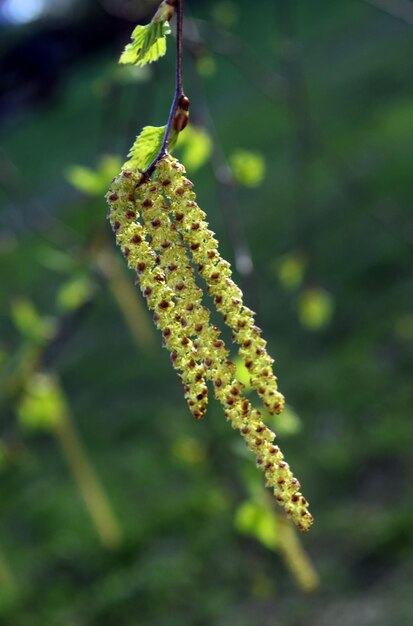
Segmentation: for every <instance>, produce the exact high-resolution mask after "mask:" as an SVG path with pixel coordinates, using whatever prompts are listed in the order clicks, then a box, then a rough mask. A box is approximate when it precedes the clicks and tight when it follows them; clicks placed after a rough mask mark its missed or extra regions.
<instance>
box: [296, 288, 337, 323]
mask: <svg viewBox="0 0 413 626" xmlns="http://www.w3.org/2000/svg"><path fill="white" fill-rule="evenodd" d="M333 311H334V302H333V299H332V297H331V295H330V294H329V293H328V292H327V291H325V289H320V288H318V287H317V288H316V287H312V288H310V289H306V290H305V291H303V292H302V293H301V294H300V298H299V302H298V314H299V318H300V321H301V323H302V325H303V326H305V327H306V328H308V329H309V330H320V329H321V328H324V327H325V326H328V324H329V323H330V321H331V318H332V316H333Z"/></svg>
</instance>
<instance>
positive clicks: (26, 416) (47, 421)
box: [17, 374, 65, 431]
mask: <svg viewBox="0 0 413 626" xmlns="http://www.w3.org/2000/svg"><path fill="white" fill-rule="evenodd" d="M64 412H65V401H64V398H63V396H62V393H61V391H60V388H59V386H58V384H57V383H56V381H55V380H54V378H53V377H52V376H49V375H47V374H35V375H34V376H32V378H31V379H30V381H29V382H28V384H27V387H26V390H25V393H24V395H23V397H22V399H21V401H20V403H19V405H18V407H17V413H18V416H19V419H20V422H21V423H22V425H23V426H24V427H25V428H28V429H32V430H46V431H48V430H53V428H54V427H55V426H56V425H57V424H58V423H59V422H60V420H61V419H62V417H63V415H64Z"/></svg>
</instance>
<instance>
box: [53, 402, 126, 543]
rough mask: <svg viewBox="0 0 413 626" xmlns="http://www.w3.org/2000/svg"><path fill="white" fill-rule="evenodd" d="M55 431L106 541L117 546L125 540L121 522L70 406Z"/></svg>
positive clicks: (90, 511) (98, 531) (99, 530)
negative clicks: (74, 420) (88, 452)
mask: <svg viewBox="0 0 413 626" xmlns="http://www.w3.org/2000/svg"><path fill="white" fill-rule="evenodd" d="M54 432H55V434H56V437H57V439H58V441H59V443H60V445H61V447H62V450H63V452H64V455H65V457H66V460H67V462H68V465H69V467H70V469H71V471H72V474H73V476H74V479H75V481H76V483H77V485H78V487H79V490H80V492H81V494H82V497H83V500H84V502H85V504H86V508H87V510H88V512H89V515H90V517H91V519H92V522H93V524H94V526H95V528H96V531H97V533H98V535H99V537H100V539H101V541H102V543H103V544H104V545H105V546H106V547H107V548H116V547H117V546H119V545H120V543H121V541H122V531H121V528H120V525H119V522H118V521H117V519H116V517H115V514H114V512H113V511H112V508H111V505H110V503H109V501H108V498H107V497H106V494H105V492H104V489H103V487H102V485H101V483H100V481H99V478H98V476H97V474H96V472H95V470H94V468H93V466H92V464H91V462H90V461H89V459H88V456H87V453H86V451H85V449H84V447H83V445H82V442H81V440H80V437H79V435H78V433H77V432H76V428H75V426H74V423H73V421H72V420H71V418H70V413H69V410H68V408H67V407H66V408H65V411H64V413H63V414H62V415H60V416H59V420H57V423H56V424H55V426H54Z"/></svg>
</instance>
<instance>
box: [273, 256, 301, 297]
mask: <svg viewBox="0 0 413 626" xmlns="http://www.w3.org/2000/svg"><path fill="white" fill-rule="evenodd" d="M305 265H306V264H305V260H304V258H303V256H302V255H300V254H299V253H296V252H291V253H290V254H286V255H285V256H283V257H282V258H281V259H280V260H279V261H278V262H277V266H276V272H277V275H278V280H279V281H280V283H281V284H282V286H283V287H284V288H285V289H288V290H292V289H296V288H297V287H299V286H300V285H301V283H302V282H303V278H304V272H305Z"/></svg>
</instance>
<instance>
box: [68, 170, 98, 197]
mask: <svg viewBox="0 0 413 626" xmlns="http://www.w3.org/2000/svg"><path fill="white" fill-rule="evenodd" d="M66 178H67V180H68V181H69V183H70V184H71V185H73V187H75V189H78V190H79V191H82V192H83V193H85V194H86V195H88V196H96V195H98V194H99V193H100V190H101V189H100V178H99V174H98V173H97V172H94V171H93V170H91V169H89V168H87V167H81V166H80V165H72V166H71V167H69V169H68V170H67V173H66Z"/></svg>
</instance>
